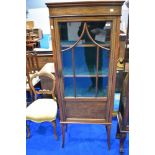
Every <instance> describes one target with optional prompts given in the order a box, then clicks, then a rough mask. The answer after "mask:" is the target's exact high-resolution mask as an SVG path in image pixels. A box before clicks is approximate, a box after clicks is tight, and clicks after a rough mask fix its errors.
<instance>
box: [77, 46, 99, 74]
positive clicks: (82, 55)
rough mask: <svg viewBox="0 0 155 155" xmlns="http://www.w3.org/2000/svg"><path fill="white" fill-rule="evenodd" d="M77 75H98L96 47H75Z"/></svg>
mask: <svg viewBox="0 0 155 155" xmlns="http://www.w3.org/2000/svg"><path fill="white" fill-rule="evenodd" d="M75 74H76V75H96V47H75Z"/></svg>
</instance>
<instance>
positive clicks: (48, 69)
mask: <svg viewBox="0 0 155 155" xmlns="http://www.w3.org/2000/svg"><path fill="white" fill-rule="evenodd" d="M40 72H48V73H55V69H54V63H47V64H45V65H44V67H43V68H42V69H41V70H40Z"/></svg>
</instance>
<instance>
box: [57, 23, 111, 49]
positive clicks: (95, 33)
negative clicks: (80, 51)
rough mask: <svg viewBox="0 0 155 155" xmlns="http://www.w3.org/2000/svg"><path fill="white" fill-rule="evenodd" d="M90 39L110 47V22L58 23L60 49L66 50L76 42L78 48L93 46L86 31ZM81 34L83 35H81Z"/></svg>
mask: <svg viewBox="0 0 155 155" xmlns="http://www.w3.org/2000/svg"><path fill="white" fill-rule="evenodd" d="M84 25H86V27H87V29H88V33H89V34H90V36H91V37H92V39H93V40H94V41H95V42H97V43H98V44H103V45H104V46H107V47H110V35H111V22H109V21H95V22H60V23H59V31H60V44H61V49H62V50H63V49H67V48H69V47H70V46H71V45H73V44H75V43H76V42H77V41H78V40H79V39H80V37H81V39H80V40H79V42H78V46H81V45H87V46H88V44H94V43H93V42H92V40H91V39H90V37H89V36H88V33H87V31H86V27H85V26H84ZM82 32H83V35H82Z"/></svg>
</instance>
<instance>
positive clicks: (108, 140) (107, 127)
mask: <svg viewBox="0 0 155 155" xmlns="http://www.w3.org/2000/svg"><path fill="white" fill-rule="evenodd" d="M106 131H107V143H108V149H109V150H110V131H111V125H106Z"/></svg>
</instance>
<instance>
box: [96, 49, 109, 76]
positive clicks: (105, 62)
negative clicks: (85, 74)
mask: <svg viewBox="0 0 155 155" xmlns="http://www.w3.org/2000/svg"><path fill="white" fill-rule="evenodd" d="M109 58H110V51H108V50H106V49H102V48H99V64H98V74H99V75H104V76H108V69H109Z"/></svg>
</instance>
